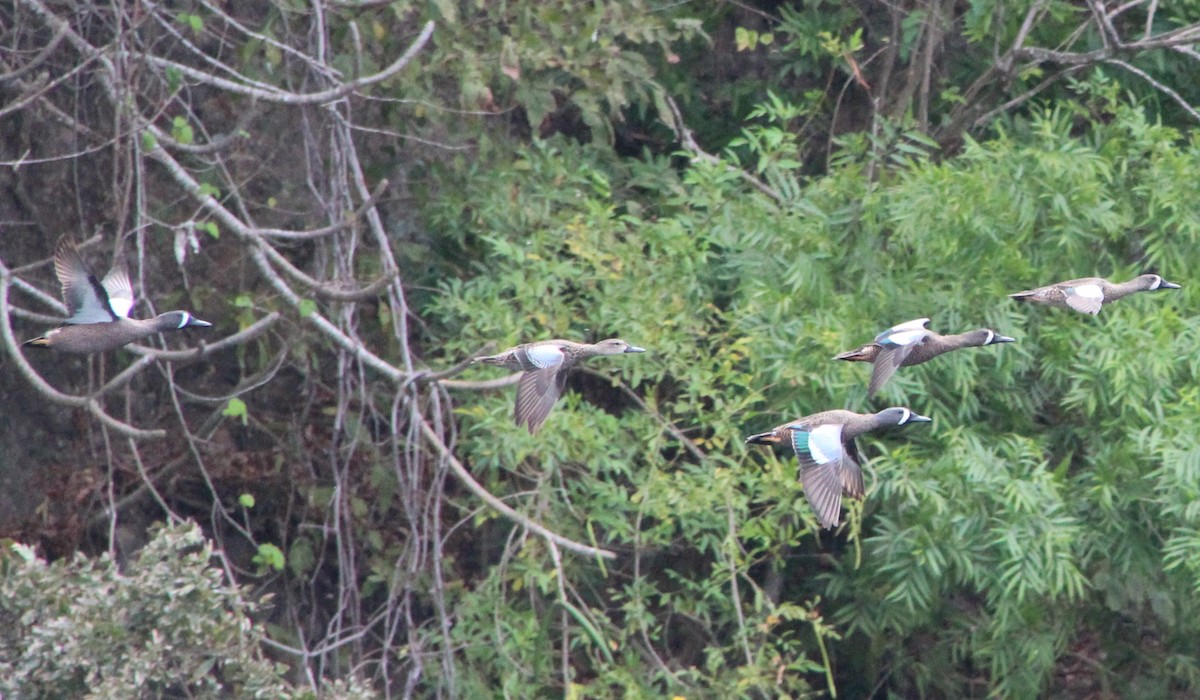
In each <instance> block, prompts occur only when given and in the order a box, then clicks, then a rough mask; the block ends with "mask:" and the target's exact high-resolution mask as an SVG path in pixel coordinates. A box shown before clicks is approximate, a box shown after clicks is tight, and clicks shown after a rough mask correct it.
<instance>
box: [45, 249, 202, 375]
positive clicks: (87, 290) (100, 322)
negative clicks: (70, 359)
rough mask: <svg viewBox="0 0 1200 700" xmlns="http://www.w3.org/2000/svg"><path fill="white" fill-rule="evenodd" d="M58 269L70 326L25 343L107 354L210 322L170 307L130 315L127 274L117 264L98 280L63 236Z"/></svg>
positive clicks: (57, 254)
mask: <svg viewBox="0 0 1200 700" xmlns="http://www.w3.org/2000/svg"><path fill="white" fill-rule="evenodd" d="M54 273H55V274H56V275H57V276H58V281H59V283H61V284H62V296H63V301H64V302H66V304H67V313H69V314H71V317H70V318H68V319H67V320H66V325H64V326H62V327H61V328H55V329H54V330H51V331H48V332H47V333H46V334H45V335H43V336H39V337H37V338H33V339H32V340H27V341H25V345H29V346H32V347H35V348H47V349H50V350H58V351H61V352H75V353H94V352H104V351H106V350H113V349H115V348H119V347H122V346H124V345H127V344H129V343H132V342H133V341H135V340H140V339H142V338H145V337H147V336H151V335H154V334H155V333H161V332H164V331H175V330H179V329H180V328H188V327H196V326H199V327H205V326H211V325H212V324H211V323H209V322H208V321H201V320H200V319H198V318H196V317H195V316H192V315H191V314H190V313H188V312H186V311H168V312H166V313H164V314H159V315H158V316H156V317H154V318H150V319H134V318H129V311H130V310H131V309H132V308H133V285H132V284H130V282H129V274H128V273H127V272H125V270H124V269H122V268H121V267H120V266H115V267H113V269H112V270H110V271H109V273H108V274H107V275H105V276H104V280H103V281H100V280H98V279H97V278H96V275H94V274H93V273H92V271H91V270H90V269H88V267H87V265H86V264H85V263H84V262H83V258H81V257H79V251H78V250H76V248H75V244H74V243H72V242H71V241H70V240H68V239H65V238H64V239H63V240H61V241H60V242H59V244H58V247H57V248H56V249H55V251H54Z"/></svg>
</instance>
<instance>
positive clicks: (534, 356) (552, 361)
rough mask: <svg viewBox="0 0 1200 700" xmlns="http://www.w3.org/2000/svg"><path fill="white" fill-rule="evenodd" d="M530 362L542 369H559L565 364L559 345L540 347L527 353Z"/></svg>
mask: <svg viewBox="0 0 1200 700" xmlns="http://www.w3.org/2000/svg"><path fill="white" fill-rule="evenodd" d="M525 354H526V355H528V356H529V361H530V362H532V363H533V364H535V365H537V366H538V367H539V368H541V369H546V368H547V367H557V366H558V365H561V364H562V363H563V353H562V350H560V349H559V348H558V346H557V345H538V346H536V347H532V348H529V349H528V350H527V351H525Z"/></svg>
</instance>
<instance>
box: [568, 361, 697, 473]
mask: <svg viewBox="0 0 1200 700" xmlns="http://www.w3.org/2000/svg"><path fill="white" fill-rule="evenodd" d="M580 369H581V370H582V371H584V372H586V373H588V374H591V375H592V376H595V377H600V378H603V379H608V380H610V381H611V379H612V377H610V376H609V375H607V374H604V373H603V372H599V371H597V370H594V369H592V368H591V367H587V366H583V367H581V368H580ZM615 385H616V386H617V388H619V389H620V390H621V393H623V394H625V396H627V397H629V399H630V400H631V401H633V402H634V403H636V404H637V405H638V406H639V407H640V408H641V409H642V410H643V411H645V412H646V413H649V414H650V415H652V416H654V418H655V419H656V420H657V421H658V422H659V423H660V424H662V426H663V428H665V429H666V431H667V432H668V433H670V434H671V435H672V436H673V437H674V438H675V439H676V440H678V441H679V442H681V443H683V446H684V447H686V448H687V451H688V452H691V453H692V456H693V457H695V458H696V459H697V460H700V461H701V462H703V461H704V460H705V459H706V458H707V457H708V455H706V454H705V453H704V450H701V449H700V447H699V446H698V445H697V444H696V443H695V442H693V441H692V440H691V439H689V438H688V436H687V435H684V433H683V431H682V430H680V429H679V428H678V426H676V425H675V424H674V423H672V422H671V421H669V420H667V419H666V417H665V416H663V415H662V414H661V413H659V412H658V411H656V410H654V409H653V408H650V405H649V404H647V403H646V402H645V401H644V400H643V399H642V397H640V396H638V394H637V392H636V391H634V390H633V389H630V388H629V387H628V386H626V385H625V382H615Z"/></svg>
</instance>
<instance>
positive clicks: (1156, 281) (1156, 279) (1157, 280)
mask: <svg viewBox="0 0 1200 700" xmlns="http://www.w3.org/2000/svg"><path fill="white" fill-rule="evenodd" d="M1162 281H1163V280H1162V278H1161V277H1159V276H1158V275H1155V276H1154V284H1153V285H1151V286H1150V291H1154V290H1155V289H1158V288H1159V287H1161V286H1162Z"/></svg>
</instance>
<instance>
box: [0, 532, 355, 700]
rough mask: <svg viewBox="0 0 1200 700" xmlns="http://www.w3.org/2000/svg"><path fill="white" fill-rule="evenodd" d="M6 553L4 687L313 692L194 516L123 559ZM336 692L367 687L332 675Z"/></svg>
mask: <svg viewBox="0 0 1200 700" xmlns="http://www.w3.org/2000/svg"><path fill="white" fill-rule="evenodd" d="M9 545H10V548H9V549H6V551H5V552H4V553H3V554H2V555H0V620H3V628H4V632H3V634H0V694H3V695H5V696H6V697H19V698H30V699H31V700H36V699H38V698H47V699H49V698H93V699H95V700H102V699H104V698H112V699H113V700H118V699H119V700H128V699H130V698H164V697H189V698H212V699H213V700H216V699H218V698H272V699H274V698H278V699H281V700H282V699H285V698H287V699H290V698H295V699H297V700H301V699H304V698H313V699H315V698H316V697H317V695H316V694H315V693H313V692H312V691H311V690H308V689H294V688H292V687H291V685H290V684H288V683H287V682H286V681H285V680H284V678H283V676H284V673H283V670H284V667H283V666H282V665H279V664H275V663H273V662H271V661H269V660H267V659H266V658H264V657H263V649H262V646H261V642H262V638H263V632H262V629H261V628H260V627H259V626H257V625H254V624H253V623H252V622H251V619H250V615H252V614H254V613H255V612H256V609H257V608H258V605H256V604H254V603H251V602H249V601H247V600H246V598H245V596H244V593H243V592H240V591H238V590H236V589H234V588H231V587H229V586H228V585H227V584H226V583H224V582H223V581H222V578H223V574H222V572H221V569H220V568H218V567H216V566H214V565H213V564H212V563H210V558H211V557H212V556H213V551H212V548H211V545H210V544H209V543H207V542H206V541H205V539H204V537H203V535H202V534H201V533H200V530H199V528H197V527H196V526H195V525H189V526H178V527H174V528H162V529H161V530H160V531H159V532H158V533H156V535H155V537H154V538H153V539H151V540H150V542H149V543H148V544H147V545H146V547H145V548H143V549H142V550H141V552H140V553H139V554H138V557H137V560H136V561H133V562H130V563H129V565H128V566H127V567H125V568H124V570H121V569H120V568H119V567H118V566H117V564H116V563H115V562H114V561H113V560H112V559H110V558H108V557H107V556H105V557H101V558H99V559H91V560H89V559H85V558H83V557H76V558H74V559H73V560H70V561H67V560H63V561H59V562H55V563H52V564H48V563H46V562H45V561H43V560H41V559H39V558H37V557H36V556H34V555H33V553H32V552H30V551H29V550H28V549H27V548H22V547H19V546H12V545H11V543H9ZM322 697H328V698H346V699H347V700H349V699H350V698H366V697H370V695H369V693H367V692H366V691H365V690H363V689H356V688H347V687H345V686H344V685H343V684H340V683H339V684H333V685H332V686H331V687H329V688H328V689H327V692H325V693H323V694H322Z"/></svg>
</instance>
